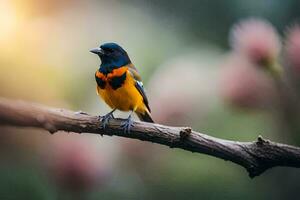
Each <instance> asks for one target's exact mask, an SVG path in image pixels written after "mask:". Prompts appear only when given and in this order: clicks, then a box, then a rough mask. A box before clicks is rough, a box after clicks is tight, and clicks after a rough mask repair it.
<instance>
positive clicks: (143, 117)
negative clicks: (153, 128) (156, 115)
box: [136, 110, 154, 123]
mask: <svg viewBox="0 0 300 200" xmlns="http://www.w3.org/2000/svg"><path fill="white" fill-rule="evenodd" d="M136 114H137V116H138V117H139V119H140V120H141V121H144V122H150V123H154V121H153V119H152V117H151V114H150V112H149V111H148V110H146V111H145V112H144V113H138V112H136Z"/></svg>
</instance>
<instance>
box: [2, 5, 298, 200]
mask: <svg viewBox="0 0 300 200" xmlns="http://www.w3.org/2000/svg"><path fill="white" fill-rule="evenodd" d="M299 10H300V2H299V0H285V1H284V2H283V1H281V0H253V1H242V0H227V1H222V0H213V1H208V0H190V1H180V0H172V1H171V0H152V1H146V0H139V1H137V0H133V1H128V0H123V1H121V0H111V1H98V0H91V1H80V0H65V1H59V0H52V1H50V0H42V1H41V0H26V1H24V0H0V73H1V78H0V96H2V97H7V98H11V99H22V100H26V101H32V102H37V103H41V104H45V105H48V106H53V107H59V108H67V109H72V110H75V111H77V110H83V111H85V112H88V113H91V114H93V115H103V114H105V113H107V112H108V111H109V108H108V107H107V106H106V105H105V104H104V103H103V102H102V101H101V100H100V99H99V97H98V96H97V95H96V82H95V80H94V73H95V71H96V70H97V68H98V66H99V64H100V62H99V59H98V58H97V57H96V56H95V55H92V54H91V53H89V49H91V48H93V47H96V46H99V45H100V44H101V43H104V42H117V43H118V44H120V45H121V46H123V47H124V48H125V49H126V50H127V52H128V53H129V56H130V57H131V60H132V61H133V63H134V64H135V65H136V67H137V68H138V69H139V71H140V73H141V74H142V77H143V79H144V84H145V87H146V91H147V94H148V97H149V101H150V107H151V108H152V113H153V117H154V119H155V120H156V122H158V123H162V124H166V125H174V126H191V127H193V129H195V130H197V131H199V132H203V133H206V134H209V135H212V136H215V137H220V138H224V139H229V140H238V141H254V140H256V138H257V136H258V135H263V137H265V138H267V139H271V140H273V141H277V142H282V143H288V144H293V145H300V135H299V134H300V132H299V131H300V127H299V124H298V123H297V122H298V121H297V120H298V119H299V116H300V115H299V113H300V112H299V107H300V106H299V95H298V94H299V91H300V87H299V86H300V84H299V83H300V54H299V52H300V28H299V26H298V25H297V20H298V19H299V16H300V13H299ZM117 116H119V117H124V116H127V113H120V112H119V113H117ZM0 132H1V134H0V199H4V200H6V199H8V200H11V199H33V200H34V199H39V200H41V199H49V200H50V199H174V200H177V199H183V198H188V199H245V200H246V199H299V196H300V182H299V180H300V171H299V170H297V169H292V168H274V169H271V170H269V171H267V172H266V173H264V174H262V175H261V176H259V177H256V178H254V179H250V178H249V177H248V175H247V173H246V171H245V170H244V169H243V168H241V167H239V166H237V165H235V164H232V163H230V162H226V161H223V160H220V159H216V158H213V157H209V156H207V155H202V154H193V153H190V152H186V151H183V150H180V149H169V148H168V147H165V146H161V145H158V144H152V143H147V142H141V141H137V140H130V139H125V138H118V137H107V136H104V137H101V136H98V135H92V134H82V135H77V134H75V133H57V134H54V135H50V134H48V133H47V132H45V131H42V130H36V129H29V128H26V129H23V128H13V127H0Z"/></svg>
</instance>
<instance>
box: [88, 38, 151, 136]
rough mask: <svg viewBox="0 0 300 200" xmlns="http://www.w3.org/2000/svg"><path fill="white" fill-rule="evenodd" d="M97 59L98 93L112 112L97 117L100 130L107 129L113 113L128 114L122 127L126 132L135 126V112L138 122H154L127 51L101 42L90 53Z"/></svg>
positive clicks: (140, 82)
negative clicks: (98, 64) (121, 112)
mask: <svg viewBox="0 0 300 200" xmlns="http://www.w3.org/2000/svg"><path fill="white" fill-rule="evenodd" d="M90 52H91V53H94V54H96V55H98V56H99V58H100V60H101V64H100V67H99V69H98V70H97V71H96V73H95V79H96V83H97V94H98V95H99V96H100V97H101V98H102V99H103V100H104V102H105V103H106V104H107V105H108V106H109V107H110V108H111V109H112V110H111V111H110V112H109V113H107V114H106V115H104V116H102V117H101V116H100V120H101V122H102V123H101V124H102V125H101V126H102V128H104V129H105V128H106V126H107V125H108V123H109V121H110V120H111V119H113V118H114V115H113V113H114V112H115V111H116V110H120V111H125V112H128V111H130V114H129V116H128V118H127V119H125V121H124V122H122V123H121V128H123V129H124V131H125V132H126V133H129V132H130V129H131V128H132V127H133V126H134V124H133V120H132V114H133V113H136V115H137V116H138V117H139V119H140V120H141V121H144V122H149V123H154V121H153V119H152V116H151V114H150V112H151V109H150V106H149V102H148V99H147V96H146V93H145V90H144V86H143V82H142V79H141V76H140V74H139V72H138V70H137V69H136V67H135V66H134V65H133V64H132V62H131V60H130V58H129V56H128V54H127V52H126V51H125V50H124V49H123V48H122V47H121V46H120V45H118V44H117V43H113V42H111V43H104V44H102V45H100V47H97V48H93V49H91V50H90Z"/></svg>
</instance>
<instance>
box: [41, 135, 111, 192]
mask: <svg viewBox="0 0 300 200" xmlns="http://www.w3.org/2000/svg"><path fill="white" fill-rule="evenodd" d="M43 153H44V154H43V158H44V159H45V160H44V164H45V167H46V168H48V170H49V173H50V174H49V175H50V176H51V177H50V178H52V179H53V181H55V184H56V185H57V186H59V187H61V188H63V189H65V190H68V191H76V192H81V191H87V190H92V189H94V188H96V187H100V186H101V185H102V184H103V183H105V182H106V181H107V180H108V178H109V176H110V169H109V168H108V165H107V163H106V159H105V158H104V156H103V155H101V154H98V152H97V151H96V150H95V149H94V148H93V147H92V146H91V145H89V144H88V143H86V142H83V141H80V140H78V139H77V138H76V137H67V138H66V137H59V140H54V142H53V143H51V145H50V146H49V147H47V148H45V152H43Z"/></svg>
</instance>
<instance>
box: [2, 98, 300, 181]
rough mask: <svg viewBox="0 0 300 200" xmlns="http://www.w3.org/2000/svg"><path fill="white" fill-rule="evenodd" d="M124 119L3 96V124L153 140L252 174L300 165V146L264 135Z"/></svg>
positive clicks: (52, 131)
mask: <svg viewBox="0 0 300 200" xmlns="http://www.w3.org/2000/svg"><path fill="white" fill-rule="evenodd" d="M120 122H121V119H114V120H111V121H110V124H109V126H108V127H107V128H106V129H105V130H103V129H100V128H99V127H100V124H101V122H99V120H98V117H96V116H90V115H88V114H84V113H76V112H72V111H68V110H64V109H53V108H48V107H44V106H41V105H37V104H32V103H25V102H22V101H12V100H7V99H3V98H0V123H1V124H3V125H14V126H26V127H37V128H42V129H46V130H48V131H49V132H50V133H55V132H57V131H68V132H76V133H83V132H84V133H95V134H101V135H109V136H113V135H116V136H121V137H126V138H134V139H139V140H143V141H150V142H154V143H158V144H162V145H166V146H169V147H171V148H181V149H185V150H188V151H192V152H198V153H204V154H208V155H211V156H214V157H217V158H222V159H224V160H229V161H231V162H234V163H236V164H238V165H241V166H243V167H244V168H245V169H246V170H247V171H248V173H249V176H250V177H255V176H258V175H260V174H261V173H263V172H264V171H265V170H267V169H269V168H272V167H275V166H288V167H298V168H299V167H300V148H299V147H294V146H289V145H285V144H279V143H275V142H271V141H267V140H264V139H263V138H262V137H258V140H257V141H255V142H236V141H230V140H223V139H219V138H215V137H211V136H208V135H205V134H201V133H198V132H195V131H192V129H191V128H184V127H169V126H163V125H159V124H151V123H144V122H134V127H133V128H132V129H131V132H130V133H129V134H128V133H124V131H123V130H122V129H121V128H120Z"/></svg>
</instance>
